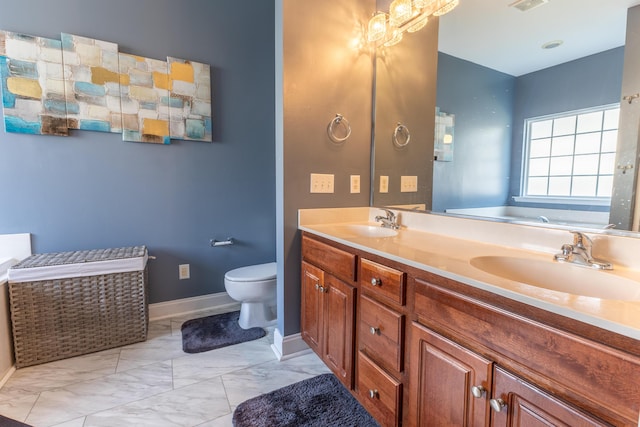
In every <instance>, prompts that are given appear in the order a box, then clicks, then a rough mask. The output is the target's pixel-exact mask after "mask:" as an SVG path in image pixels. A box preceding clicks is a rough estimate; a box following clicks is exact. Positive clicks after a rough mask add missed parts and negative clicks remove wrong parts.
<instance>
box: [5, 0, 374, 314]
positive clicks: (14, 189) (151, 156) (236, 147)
mask: <svg viewBox="0 0 640 427" xmlns="http://www.w3.org/2000/svg"><path fill="white" fill-rule="evenodd" d="M0 10H1V11H2V12H1V13H0V29H3V30H10V31H15V32H21V33H26V34H32V35H37V36H43V37H49V38H55V39H59V38H60V33H61V32H67V33H71V34H76V35H81V36H86V37H91V38H96V39H101V40H106V41H110V42H115V43H118V44H119V46H120V51H122V52H126V53H132V54H137V55H141V56H145V57H150V58H157V59H166V57H167V56H174V57H178V58H185V59H190V60H194V61H198V62H204V63H207V64H210V65H211V69H212V92H213V133H214V141H215V142H213V143H203V142H187V141H173V143H172V145H169V146H157V145H153V144H143V143H131V142H123V141H122V139H121V136H119V135H118V134H107V133H98V132H88V131H72V133H71V136H69V137H66V138H63V137H52V136H28V135H18V134H8V133H5V132H4V128H3V127H2V130H0V160H1V161H2V168H0V183H2V187H3V192H2V195H3V202H2V210H1V211H0V233H20V232H30V233H33V247H34V251H36V252H52V251H66V250H77V249H89V248H104V247H118V246H128V245H139V244H145V245H147V246H148V247H149V249H150V253H151V254H152V255H155V256H157V260H155V261H151V262H150V266H151V269H150V284H151V288H150V300H151V302H160V301H167V300H173V299H178V298H184V297H189V296H196V295H202V294H208V293H215V292H223V291H224V283H223V277H224V273H225V271H227V270H229V269H231V268H235V267H238V266H241V265H248V264H254V263H260V262H267V261H273V260H274V259H275V232H276V225H275V126H274V121H275V119H274V103H275V94H274V79H275V77H274V43H273V39H274V27H275V24H274V20H273V16H274V13H275V12H274V4H273V2H269V1H263V0H243V1H238V0H185V1H179V2H178V1H169V0H135V1H131V0H109V1H98V0H56V1H55V2H52V1H47V0H22V1H13V0H11V1H10V0H0ZM365 191H366V190H365ZM228 236H232V237H234V238H235V239H237V242H238V243H237V244H236V245H235V246H232V247H225V248H216V249H214V248H211V247H209V239H210V238H214V237H215V238H226V237H228ZM182 263H189V264H191V279H190V280H184V281H179V280H178V264H182Z"/></svg>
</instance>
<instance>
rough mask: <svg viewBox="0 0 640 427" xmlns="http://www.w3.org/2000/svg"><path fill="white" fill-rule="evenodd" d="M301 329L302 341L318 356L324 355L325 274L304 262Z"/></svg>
mask: <svg viewBox="0 0 640 427" xmlns="http://www.w3.org/2000/svg"><path fill="white" fill-rule="evenodd" d="M301 281H302V284H301V287H302V290H301V298H300V299H301V307H300V308H301V312H300V329H301V334H302V339H303V340H304V341H305V342H306V343H307V344H308V345H309V347H311V349H312V350H313V351H315V352H316V354H318V355H321V354H322V347H321V344H322V338H323V337H322V334H323V332H324V331H323V328H322V315H323V311H324V310H323V308H324V306H323V301H324V293H323V292H321V289H322V290H323V289H324V272H323V271H322V270H320V269H319V268H318V267H314V266H313V265H311V264H308V263H306V262H304V261H303V262H302V278H301Z"/></svg>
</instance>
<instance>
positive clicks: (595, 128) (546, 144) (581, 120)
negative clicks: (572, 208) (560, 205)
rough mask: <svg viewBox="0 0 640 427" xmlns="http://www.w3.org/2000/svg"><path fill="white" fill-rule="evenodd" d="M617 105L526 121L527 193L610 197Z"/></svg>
mask: <svg viewBox="0 0 640 427" xmlns="http://www.w3.org/2000/svg"><path fill="white" fill-rule="evenodd" d="M619 115H620V106H619V105H618V104H614V105H608V106H604V107H598V108H590V109H585V110H579V111H571V112H565V113H562V114H556V115H553V116H545V117H538V118H531V119H527V120H525V129H527V132H526V135H525V150H524V153H525V156H526V158H525V162H524V163H525V165H526V167H525V172H524V177H523V180H522V182H523V183H524V185H523V191H522V196H524V197H535V198H538V199H551V200H544V201H545V202H547V203H553V198H557V199H558V200H559V201H561V202H567V201H568V200H567V199H569V200H571V199H575V198H580V199H581V200H582V201H585V200H589V199H592V200H593V201H598V200H606V201H607V202H608V201H609V199H610V198H611V192H612V187H613V173H614V169H615V151H616V141H617V136H618V118H619Z"/></svg>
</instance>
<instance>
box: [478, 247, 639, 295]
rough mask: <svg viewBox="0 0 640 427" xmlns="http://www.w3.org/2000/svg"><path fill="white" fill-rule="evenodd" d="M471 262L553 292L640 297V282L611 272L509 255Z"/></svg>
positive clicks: (481, 268) (505, 277)
mask: <svg viewBox="0 0 640 427" xmlns="http://www.w3.org/2000/svg"><path fill="white" fill-rule="evenodd" d="M470 263H471V265H472V266H473V267H475V268H477V269H479V270H482V271H484V272H485V273H489V274H492V275H494V276H498V277H502V278H504V279H508V280H514V281H516V282H520V283H524V284H527V285H531V286H536V287H539V288H544V289H549V290H552V291H558V292H565V293H569V294H573V295H581V296H585V297H593V298H600V299H607V300H626V301H635V300H640V282H636V281H635V280H632V279H627V278H625V277H621V276H617V275H615V274H614V273H612V272H608V271H600V270H594V269H589V268H587V267H580V266H575V265H571V264H563V263H558V262H554V261H552V260H549V261H544V260H540V259H525V258H517V257H509V256H480V257H476V258H472V259H471V261H470Z"/></svg>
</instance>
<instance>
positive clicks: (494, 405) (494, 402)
mask: <svg viewBox="0 0 640 427" xmlns="http://www.w3.org/2000/svg"><path fill="white" fill-rule="evenodd" d="M489 405H491V409H493V410H494V411H496V412H501V411H502V410H503V409H504V408H506V407H507V404H506V403H505V401H504V400H502V399H491V400H489Z"/></svg>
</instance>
